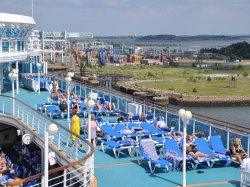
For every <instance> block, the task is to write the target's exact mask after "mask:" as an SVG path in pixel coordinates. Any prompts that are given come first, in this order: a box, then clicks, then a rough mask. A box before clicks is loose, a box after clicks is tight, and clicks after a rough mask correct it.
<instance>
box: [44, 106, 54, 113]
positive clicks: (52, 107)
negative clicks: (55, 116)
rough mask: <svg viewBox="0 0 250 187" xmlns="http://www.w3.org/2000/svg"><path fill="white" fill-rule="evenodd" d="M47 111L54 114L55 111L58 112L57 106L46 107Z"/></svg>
mask: <svg viewBox="0 0 250 187" xmlns="http://www.w3.org/2000/svg"><path fill="white" fill-rule="evenodd" d="M46 110H47V111H49V112H52V111H53V110H56V105H48V106H46Z"/></svg>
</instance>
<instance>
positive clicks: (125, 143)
mask: <svg viewBox="0 0 250 187" xmlns="http://www.w3.org/2000/svg"><path fill="white" fill-rule="evenodd" d="M136 145H137V142H136V141H135V140H132V139H125V140H119V141H103V142H102V143H101V146H102V151H103V152H105V150H106V148H107V147H108V148H111V149H112V150H113V152H114V156H115V158H119V156H120V153H121V152H122V151H123V150H128V153H129V156H134V152H135V151H134V149H135V147H136Z"/></svg>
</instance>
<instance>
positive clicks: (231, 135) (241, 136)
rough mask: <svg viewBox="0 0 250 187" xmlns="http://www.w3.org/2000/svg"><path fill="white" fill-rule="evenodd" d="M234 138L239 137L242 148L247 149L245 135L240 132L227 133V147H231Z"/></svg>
mask: <svg viewBox="0 0 250 187" xmlns="http://www.w3.org/2000/svg"><path fill="white" fill-rule="evenodd" d="M235 138H240V139H241V144H242V146H243V148H244V149H245V151H247V142H248V138H247V136H246V135H242V134H238V133H234V132H230V133H229V147H230V148H231V146H232V144H233V142H234V140H235Z"/></svg>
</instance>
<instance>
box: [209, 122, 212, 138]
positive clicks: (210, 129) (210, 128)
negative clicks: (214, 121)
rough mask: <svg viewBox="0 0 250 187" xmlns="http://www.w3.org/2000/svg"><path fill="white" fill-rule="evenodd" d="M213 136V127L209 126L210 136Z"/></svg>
mask: <svg viewBox="0 0 250 187" xmlns="http://www.w3.org/2000/svg"><path fill="white" fill-rule="evenodd" d="M211 135H212V125H211V124H210V125H209V136H211Z"/></svg>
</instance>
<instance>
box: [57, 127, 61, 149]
mask: <svg viewBox="0 0 250 187" xmlns="http://www.w3.org/2000/svg"><path fill="white" fill-rule="evenodd" d="M60 130H61V129H60V128H59V129H58V143H57V147H58V149H59V150H60V149H61V148H60V144H61V132H60Z"/></svg>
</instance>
